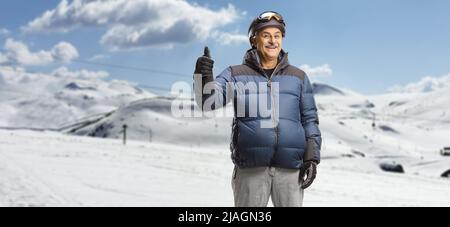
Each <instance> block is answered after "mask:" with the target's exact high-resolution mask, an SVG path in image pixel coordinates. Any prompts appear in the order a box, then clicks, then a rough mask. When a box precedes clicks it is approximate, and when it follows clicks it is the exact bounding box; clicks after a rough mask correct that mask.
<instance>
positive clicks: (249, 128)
mask: <svg viewBox="0 0 450 227" xmlns="http://www.w3.org/2000/svg"><path fill="white" fill-rule="evenodd" d="M285 26H286V25H285V22H284V20H283V17H282V16H281V15H280V14H278V13H276V12H273V11H267V12H263V13H262V14H260V15H259V16H258V17H257V18H255V20H253V22H252V23H251V25H250V28H249V41H250V44H251V46H252V48H251V49H250V50H248V51H247V53H246V54H245V56H244V62H243V63H242V65H237V66H230V67H228V68H227V69H225V70H224V71H223V72H222V73H221V74H220V75H218V76H217V78H216V79H214V77H213V64H214V61H213V60H212V59H211V56H210V53H209V49H208V48H207V47H205V50H204V55H203V56H201V57H199V58H198V60H197V63H196V68H195V75H194V87H195V90H196V101H197V104H198V105H199V106H200V107H201V108H202V110H203V111H209V110H214V109H217V108H220V107H222V106H225V105H226V104H227V103H228V102H229V101H231V100H233V104H234V113H235V117H234V120H233V127H232V136H231V138H232V141H231V146H230V147H231V152H232V155H231V157H232V160H233V163H234V164H235V168H234V171H233V175H232V187H233V192H234V203H235V206H258V207H259V206H267V203H268V201H269V198H270V197H271V198H272V202H273V205H274V206H302V203H303V189H306V188H307V187H309V186H310V185H311V183H312V182H313V180H314V178H315V176H316V166H317V164H319V162H320V148H321V142H322V141H321V140H322V139H321V133H320V130H319V128H318V124H319V120H318V115H317V108H316V104H315V101H314V96H313V93H312V87H311V84H310V82H309V79H308V77H307V76H306V74H305V72H303V71H302V70H300V69H298V68H296V67H294V66H292V65H290V64H289V62H288V54H287V53H286V52H285V51H284V50H283V49H282V44H283V38H284V37H285V33H286V30H285ZM264 106H267V107H268V108H269V109H270V111H269V112H268V113H267V111H264V110H265V109H264V108H263V107H264ZM255 108H256V109H255Z"/></svg>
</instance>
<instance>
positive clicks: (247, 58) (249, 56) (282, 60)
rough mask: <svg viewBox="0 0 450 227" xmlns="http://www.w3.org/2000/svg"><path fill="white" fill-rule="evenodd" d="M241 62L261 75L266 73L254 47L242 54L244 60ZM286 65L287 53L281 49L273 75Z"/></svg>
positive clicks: (287, 61)
mask: <svg viewBox="0 0 450 227" xmlns="http://www.w3.org/2000/svg"><path fill="white" fill-rule="evenodd" d="M242 64H244V65H247V66H249V67H250V68H252V69H254V70H256V71H258V72H259V73H261V74H262V75H266V74H265V72H264V69H263V67H262V65H261V59H260V57H259V54H258V51H257V50H256V49H250V50H247V52H246V53H245V55H244V61H243V63H242ZM287 66H289V60H288V53H287V52H285V51H284V50H283V49H282V50H281V52H280V55H279V56H278V64H277V66H276V68H275V71H274V72H273V75H276V74H277V73H278V72H280V71H281V70H283V69H284V68H286V67H287ZM268 76H270V75H268Z"/></svg>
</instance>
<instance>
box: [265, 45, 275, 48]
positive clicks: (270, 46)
mask: <svg viewBox="0 0 450 227" xmlns="http://www.w3.org/2000/svg"><path fill="white" fill-rule="evenodd" d="M264 47H266V48H277V47H278V45H274V44H272V45H270V44H269V45H265V46H264Z"/></svg>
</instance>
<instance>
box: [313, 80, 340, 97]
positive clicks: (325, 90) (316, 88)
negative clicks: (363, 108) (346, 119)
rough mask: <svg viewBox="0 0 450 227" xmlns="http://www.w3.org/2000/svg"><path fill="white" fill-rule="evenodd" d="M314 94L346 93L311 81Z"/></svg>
mask: <svg viewBox="0 0 450 227" xmlns="http://www.w3.org/2000/svg"><path fill="white" fill-rule="evenodd" d="M311 86H312V88H313V93H314V95H346V93H345V92H344V91H341V90H340V89H338V88H335V87H332V86H330V85H328V84H323V83H317V82H315V83H312V84H311Z"/></svg>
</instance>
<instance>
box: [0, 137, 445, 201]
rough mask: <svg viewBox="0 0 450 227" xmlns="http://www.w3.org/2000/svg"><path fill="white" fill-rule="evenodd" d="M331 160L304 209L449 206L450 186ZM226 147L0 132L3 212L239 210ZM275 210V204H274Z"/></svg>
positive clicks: (362, 162)
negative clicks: (117, 208) (59, 208)
mask: <svg viewBox="0 0 450 227" xmlns="http://www.w3.org/2000/svg"><path fill="white" fill-rule="evenodd" d="M372 162H373V161H371V160H369V159H363V158H332V157H329V158H325V159H324V160H323V161H322V163H321V164H320V165H319V169H318V171H319V174H318V176H317V179H316V181H315V183H314V184H313V185H312V186H311V187H310V188H309V189H307V191H306V193H305V200H304V206H450V180H448V179H447V178H438V177H428V176H422V175H414V174H396V173H386V172H382V171H379V170H376V168H375V167H372V166H373V164H372ZM232 169H233V166H232V163H231V160H230V156H229V150H228V147H226V146H215V147H214V148H213V147H208V146H201V147H196V146H180V145H170V144H167V143H150V142H141V141H139V142H138V141H128V143H127V145H126V146H124V145H123V144H122V141H121V140H114V139H99V138H90V137H74V136H68V135H63V134H60V133H56V132H33V131H23V130H0V206H233V197H232V190H231V173H232ZM269 205H270V204H269Z"/></svg>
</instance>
